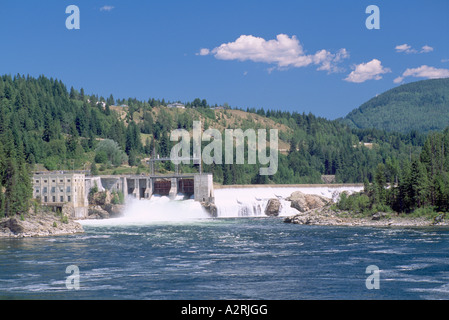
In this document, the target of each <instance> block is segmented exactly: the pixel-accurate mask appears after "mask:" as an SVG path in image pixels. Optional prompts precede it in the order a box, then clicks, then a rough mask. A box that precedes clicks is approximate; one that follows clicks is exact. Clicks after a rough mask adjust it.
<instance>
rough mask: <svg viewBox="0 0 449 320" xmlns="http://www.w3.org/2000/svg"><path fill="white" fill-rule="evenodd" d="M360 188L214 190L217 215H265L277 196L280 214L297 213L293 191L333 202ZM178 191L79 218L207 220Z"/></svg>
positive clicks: (97, 223)
mask: <svg viewBox="0 0 449 320" xmlns="http://www.w3.org/2000/svg"><path fill="white" fill-rule="evenodd" d="M362 188H363V187H309V188H297V187H266V188H265V187H263V188H256V187H254V188H251V187H250V188H223V189H217V190H215V204H216V206H217V210H218V213H217V218H237V217H265V208H266V207H267V204H268V201H269V200H270V199H273V198H277V199H279V200H280V202H281V211H280V213H279V215H280V216H290V215H294V214H296V213H298V211H297V210H296V209H294V208H291V206H290V204H291V203H290V201H287V200H285V199H286V198H287V197H289V196H290V195H291V194H292V193H293V192H295V191H301V192H303V193H305V194H314V195H321V196H324V197H327V198H331V199H333V200H334V201H335V200H337V198H338V197H339V196H340V194H341V192H343V191H347V192H349V193H352V192H357V191H360V190H361V189H362ZM184 198H185V197H184V196H183V195H182V194H179V195H178V196H177V197H176V198H175V199H173V200H171V199H169V198H168V197H165V196H157V195H153V196H152V197H151V199H150V200H136V199H133V198H128V199H127V201H126V209H125V212H124V216H123V217H120V218H114V219H107V220H82V221H80V222H81V223H82V224H83V225H92V226H108V225H110V226H113V225H145V224H151V223H161V222H162V223H164V222H191V221H198V220H201V219H210V218H211V217H210V215H209V214H208V213H207V212H206V210H205V209H204V208H203V207H202V206H201V204H200V203H199V202H195V201H194V200H193V199H188V200H184Z"/></svg>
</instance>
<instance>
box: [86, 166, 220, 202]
mask: <svg viewBox="0 0 449 320" xmlns="http://www.w3.org/2000/svg"><path fill="white" fill-rule="evenodd" d="M91 179H92V182H91V185H92V186H93V184H94V181H98V182H99V183H97V184H100V185H98V187H100V186H101V187H103V188H104V189H106V190H108V191H110V192H122V193H123V194H124V195H125V197H127V196H131V197H133V198H135V199H139V200H140V199H151V197H152V196H153V195H161V196H168V197H169V198H171V199H173V198H175V197H176V195H177V194H179V193H182V194H184V195H186V196H188V197H192V198H193V199H194V200H195V201H198V202H206V203H214V202H215V197H214V187H213V176H212V174H207V173H192V174H172V175H111V176H97V177H92V178H91Z"/></svg>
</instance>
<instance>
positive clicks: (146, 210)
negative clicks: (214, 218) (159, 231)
mask: <svg viewBox="0 0 449 320" xmlns="http://www.w3.org/2000/svg"><path fill="white" fill-rule="evenodd" d="M183 199H184V197H183V195H178V196H177V197H176V198H175V199H173V200H171V199H169V198H168V197H165V196H153V197H151V199H150V200H136V199H133V198H129V199H127V201H126V208H125V212H124V214H123V216H122V217H119V218H113V219H105V220H80V221H79V222H80V223H81V224H82V225H88V226H89V225H90V226H116V225H147V224H152V223H161V222H163V223H167V222H182V221H192V220H199V219H207V218H209V215H208V214H207V212H206V211H205V210H204V209H203V208H202V206H201V204H200V203H199V202H196V201H194V200H193V199H188V200H183Z"/></svg>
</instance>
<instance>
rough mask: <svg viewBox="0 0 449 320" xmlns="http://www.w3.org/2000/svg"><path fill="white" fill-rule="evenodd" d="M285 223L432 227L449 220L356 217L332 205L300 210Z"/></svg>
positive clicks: (446, 224)
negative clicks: (335, 208) (338, 210)
mask: <svg viewBox="0 0 449 320" xmlns="http://www.w3.org/2000/svg"><path fill="white" fill-rule="evenodd" d="M284 222H285V223H293V224H301V225H317V226H348V227H430V226H449V221H448V220H444V219H442V220H441V221H440V220H433V219H428V218H424V217H419V218H414V217H403V216H398V215H396V214H387V213H376V214H374V215H373V216H372V217H354V216H351V215H350V214H349V213H347V212H336V211H334V210H332V209H331V207H330V206H325V207H322V208H318V209H313V210H310V211H307V212H300V213H298V214H296V215H293V216H290V217H286V218H285V219H284Z"/></svg>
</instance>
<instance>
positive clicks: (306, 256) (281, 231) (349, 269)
mask: <svg viewBox="0 0 449 320" xmlns="http://www.w3.org/2000/svg"><path fill="white" fill-rule="evenodd" d="M84 229H85V231H86V232H85V233H84V234H77V235H70V236H58V237H45V238H25V239H3V240H0V299H137V300H141V299H158V300H160V299H168V300H178V299H188V300H197V299H201V300H203V299H207V300H218V299H220V300H221V299H255V300H264V299H268V300H299V299H320V300H323V299H362V300H364V299H401V300H408V299H449V254H448V253H449V229H441V228H368V227H324V226H299V225H291V224H285V223H283V220H282V219H281V218H221V219H195V220H189V221H184V222H183V221H174V222H156V223H148V224H143V225H142V224H141V225H132V224H126V225H113V224H111V225H108V224H106V225H86V226H85V227H84ZM370 265H375V266H377V267H378V268H379V269H380V273H379V274H378V275H379V277H378V279H379V282H378V283H379V286H378V289H371V290H370V289H368V288H367V286H366V280H367V278H368V277H369V276H370V275H371V274H367V273H366V268H367V267H368V266H370ZM68 266H76V267H77V268H78V270H79V273H78V275H79V277H78V281H79V282H78V283H79V289H78V290H76V289H73V287H70V286H67V280H68V277H70V276H71V275H72V274H71V273H66V268H67V267H68ZM73 283H75V282H73Z"/></svg>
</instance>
